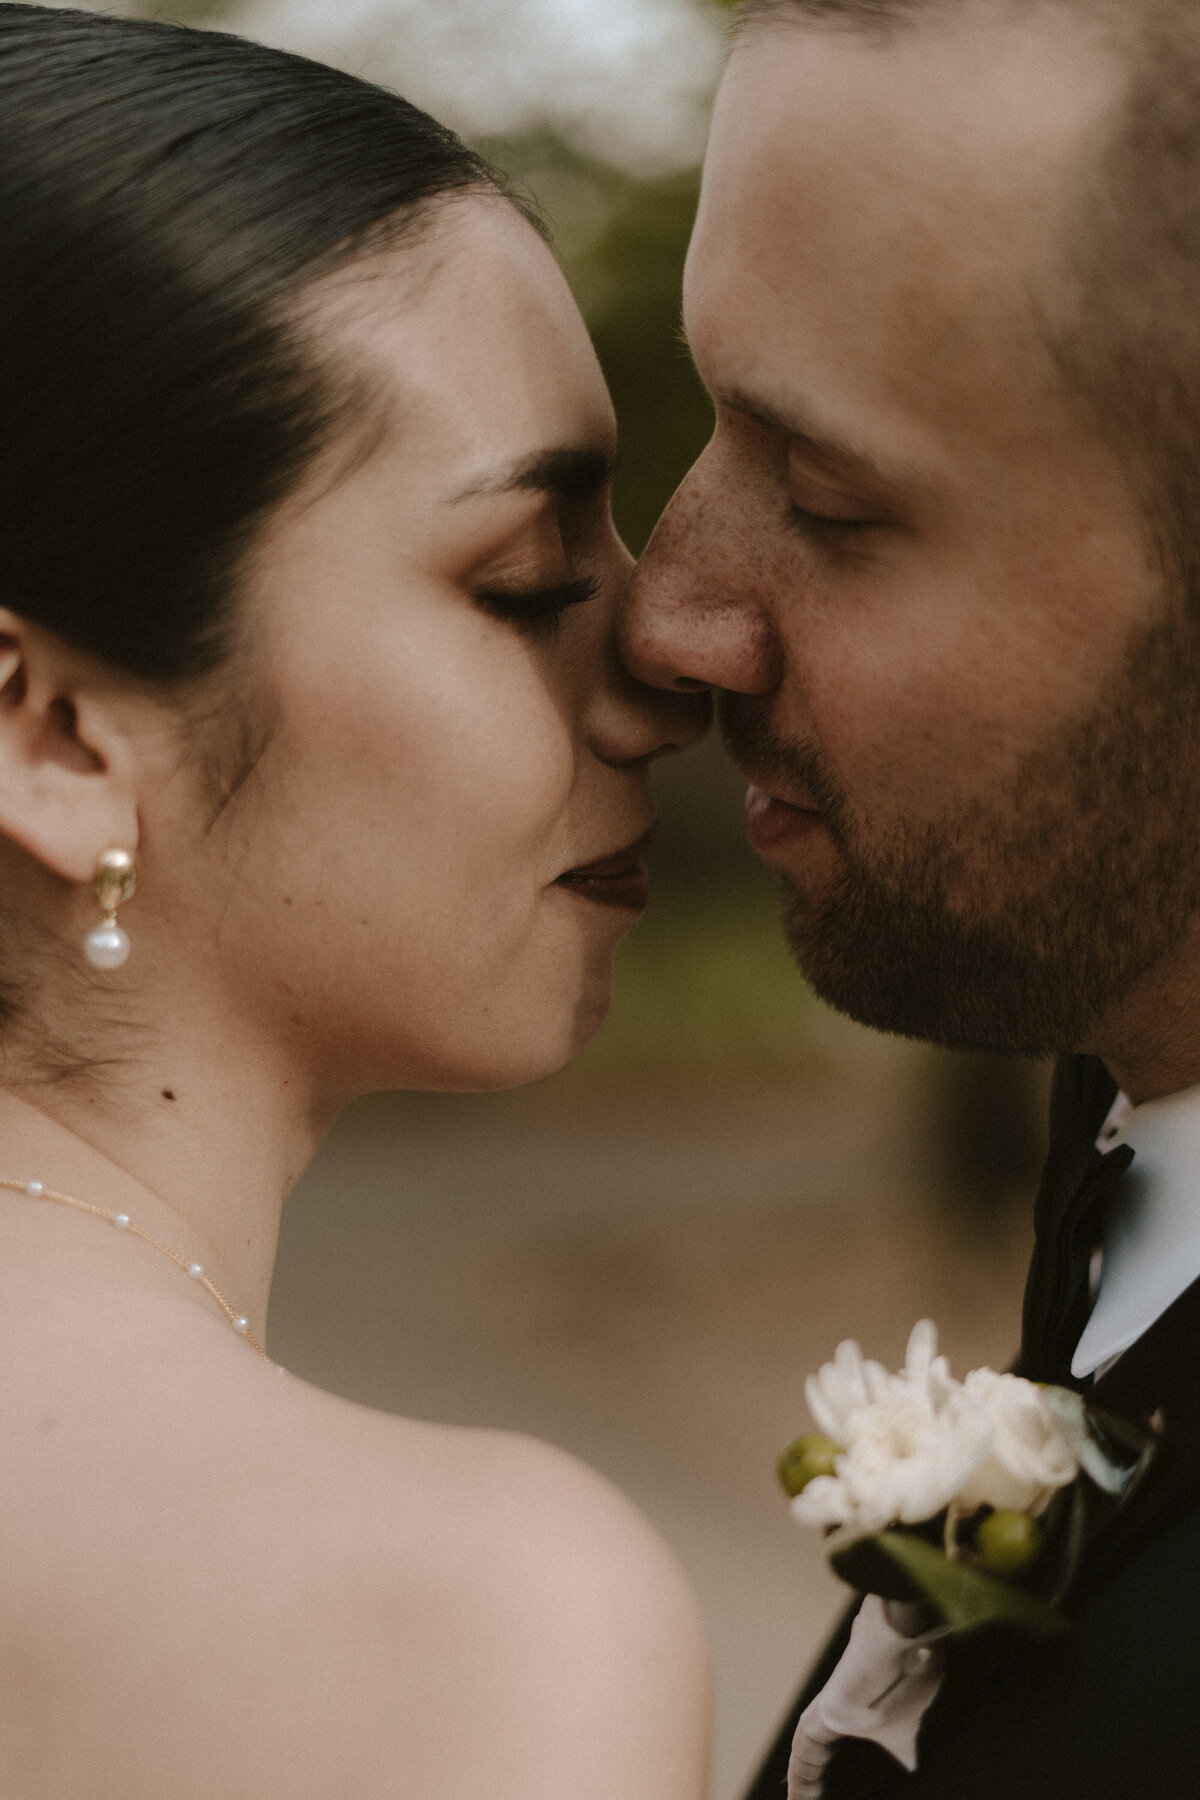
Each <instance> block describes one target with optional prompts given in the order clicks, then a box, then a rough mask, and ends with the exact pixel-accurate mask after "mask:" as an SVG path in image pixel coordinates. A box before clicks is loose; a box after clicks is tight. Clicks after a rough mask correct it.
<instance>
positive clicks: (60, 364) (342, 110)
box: [0, 4, 506, 681]
mask: <svg viewBox="0 0 1200 1800" xmlns="http://www.w3.org/2000/svg"><path fill="white" fill-rule="evenodd" d="M489 188H490V189H493V190H499V191H506V190H505V189H504V188H503V183H502V181H501V179H500V177H498V176H497V175H496V174H495V172H494V171H492V170H491V169H489V167H488V166H487V164H485V163H484V162H483V161H482V160H481V159H480V158H479V157H477V156H475V155H474V154H472V153H471V152H470V151H468V150H467V149H466V148H465V147H464V146H463V144H461V143H460V142H459V140H458V139H457V138H456V137H455V136H454V134H453V133H452V132H450V131H448V130H446V129H445V128H444V127H443V126H441V125H438V124H437V123H435V121H434V120H432V119H430V118H427V117H426V116H425V114H423V113H421V112H418V111H417V109H416V108H415V107H412V106H410V105H409V104H408V103H407V102H406V101H404V100H401V99H400V98H399V97H398V96H396V95H395V94H391V93H388V92H386V91H385V90H384V89H382V88H378V87H373V86H371V85H369V84H368V83H367V82H364V81H358V80H355V79H354V78H353V77H351V76H349V75H343V74H340V73H338V72H337V71H336V70H333V69H328V68H325V67H323V66H322V65H321V64H319V63H313V62H308V61H306V60H305V59H303V58H301V57H297V56H289V55H285V54H284V53H282V52H280V51H275V50H268V49H265V48H264V47H263V46H261V45H258V44H252V43H248V42H246V41H244V40H242V39H240V38H235V37H229V36H224V35H220V34H217V33H214V32H207V31H190V30H187V29H184V28H182V27H177V26H171V25H160V24H149V23H143V22H138V21H133V20H127V19H112V18H102V17H97V16H96V15H94V14H90V13H83V12H57V11H49V10H47V9H45V8H43V7H38V6H21V5H8V4H6V5H4V6H0V605H4V606H7V607H10V608H11V609H12V610H13V611H14V612H17V613H19V614H21V615H23V616H24V617H26V618H28V619H31V620H33V621H36V622H37V623H38V624H40V625H43V626H45V627H47V628H49V629H50V630H53V631H54V632H56V633H58V634H59V635H60V636H62V637H63V638H65V639H66V640H68V641H69V642H70V643H72V644H74V645H76V646H78V647H79V648H81V649H84V650H86V651H89V652H91V653H93V654H94V655H97V656H99V657H101V658H103V659H104V660H105V661H106V662H108V663H110V664H111V665H113V666H115V667H117V668H120V669H123V670H125V671H127V672H128V673H130V674H132V675H135V676H139V677H145V678H149V679H151V680H154V681H178V680H182V679H185V678H187V677H190V676H195V675H197V674H201V673H203V672H204V671H205V670H207V669H210V668H212V667H213V666H215V665H216V664H218V663H219V662H220V660H221V658H222V655H223V654H224V653H225V651H226V647H227V644H228V642H229V630H228V627H229V624H230V620H231V617H232V614H233V610H234V603H235V598H236V593H235V590H236V586H237V579H236V578H237V574H238V570H239V568H240V567H241V565H242V563H243V562H244V559H245V556H246V552H247V550H248V548H249V545H250V543H251V541H252V539H253V535H254V532H255V529H256V527H257V526H258V525H259V524H260V523H261V521H262V519H263V517H264V515H265V514H266V513H267V511H268V510H269V509H270V508H271V507H272V506H274V505H275V504H277V503H278V502H279V500H280V499H281V498H282V497H283V496H284V495H285V494H286V493H288V492H289V490H291V489H292V488H293V487H294V486H295V485H296V483H297V482H298V480H299V478H300V477H301V476H302V474H303V473H304V471H305V470H306V469H307V467H308V466H309V465H310V464H311V462H312V459H313V458H314V456H315V455H316V454H317V452H318V451H319V450H320V449H321V448H322V447H323V446H324V444H325V443H326V441H327V440H328V438H329V436H330V434H331V432H332V430H333V429H334V427H335V425H336V423H337V422H338V418H339V414H338V408H337V406H336V404H335V402H334V400H333V398H332V395H331V388H332V384H331V382H330V380H329V379H328V378H327V374H326V372H325V371H323V370H321V369H320V368H318V367H316V366H314V365H315V363H316V361H317V360H318V359H317V358H316V356H315V353H313V352H311V351H309V352H307V353H306V352H305V351H304V350H303V349H302V348H301V347H300V339H301V335H302V334H300V333H299V332H298V331H297V330H296V328H295V326H294V323H293V321H294V319H295V316H296V311H297V303H298V299H299V295H300V293H301V291H302V289H303V288H304V287H305V285H306V284H307V283H309V282H310V281H312V280H313V279H314V278H315V277H317V276H319V275H321V274H323V273H324V272H326V271H327V270H329V269H330V268H332V267H334V266H335V265H336V264H337V263H338V262H339V261H340V260H342V259H345V258H346V257H347V256H349V255H352V254H353V253H354V252H355V251H356V250H362V249H364V248H366V247H368V246H370V245H371V244H372V243H373V242H374V241H376V240H377V239H378V238H380V236H381V234H383V235H385V236H386V238H387V239H389V240H390V238H391V237H392V236H400V237H403V235H404V234H405V233H406V232H407V231H409V230H413V229H417V228H419V227H420V226H421V224H422V223H423V222H424V221H426V220H427V219H428V218H429V217H430V216H431V213H432V210H433V209H434V207H435V206H436V203H437V202H439V201H442V200H444V199H446V198H449V197H452V196H454V195H456V194H461V193H463V192H465V191H468V190H470V189H484V190H486V189H489Z"/></svg>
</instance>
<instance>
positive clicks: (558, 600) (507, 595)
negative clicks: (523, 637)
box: [475, 575, 601, 636]
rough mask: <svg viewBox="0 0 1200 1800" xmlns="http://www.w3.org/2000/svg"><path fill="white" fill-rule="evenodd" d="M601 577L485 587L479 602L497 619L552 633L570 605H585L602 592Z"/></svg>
mask: <svg viewBox="0 0 1200 1800" xmlns="http://www.w3.org/2000/svg"><path fill="white" fill-rule="evenodd" d="M600 585H601V584H600V578H599V576H597V575H584V576H581V577H580V578H579V579H578V580H577V581H561V582H556V583H554V584H553V585H552V586H549V587H525V588H484V589H481V590H480V591H479V592H477V593H476V595H475V599H476V602H477V603H478V604H479V605H480V606H482V608H483V610H484V611H485V612H487V613H490V614H491V616H492V617H493V618H494V619H503V620H504V621H506V623H508V624H512V625H516V626H517V627H518V629H519V630H521V631H528V632H530V633H532V634H534V635H540V636H549V635H551V634H552V633H553V631H554V628H555V626H556V625H557V624H558V621H559V619H560V618H561V617H562V615H563V613H565V612H566V611H567V610H568V608H569V607H572V606H583V605H585V604H586V602H587V601H589V600H594V599H595V597H596V595H597V594H598V593H599V592H600Z"/></svg>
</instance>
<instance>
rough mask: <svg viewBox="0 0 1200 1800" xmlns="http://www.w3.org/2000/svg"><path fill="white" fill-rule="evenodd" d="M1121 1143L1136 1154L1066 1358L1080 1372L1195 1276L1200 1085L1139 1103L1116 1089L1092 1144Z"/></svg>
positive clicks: (1132, 1339) (1100, 1362)
mask: <svg viewBox="0 0 1200 1800" xmlns="http://www.w3.org/2000/svg"><path fill="white" fill-rule="evenodd" d="M1118 1144H1128V1145H1129V1146H1130V1147H1131V1148H1132V1150H1133V1152H1134V1155H1135V1158H1136V1161H1135V1162H1134V1165H1133V1168H1132V1169H1131V1170H1130V1177H1129V1180H1128V1182H1127V1183H1126V1191H1125V1192H1123V1193H1122V1195H1121V1197H1120V1204H1119V1205H1118V1206H1117V1207H1115V1208H1114V1210H1113V1212H1112V1214H1111V1215H1110V1217H1109V1218H1108V1220H1107V1222H1106V1225H1105V1232H1104V1262H1103V1267H1102V1270H1101V1275H1100V1289H1099V1293H1098V1294H1097V1297H1096V1304H1095V1306H1094V1307H1093V1309H1092V1316H1091V1318H1090V1319H1089V1320H1088V1322H1087V1326H1086V1328H1085V1330H1084V1333H1083V1336H1082V1337H1081V1338H1080V1340H1079V1344H1078V1347H1077V1348H1076V1351H1075V1355H1074V1357H1073V1358H1072V1360H1071V1373H1072V1374H1073V1375H1075V1376H1078V1377H1083V1376H1086V1375H1093V1374H1095V1373H1096V1371H1097V1370H1098V1369H1103V1367H1104V1365H1105V1364H1107V1363H1111V1362H1112V1361H1114V1359H1115V1358H1116V1357H1118V1356H1120V1355H1121V1354H1122V1353H1123V1352H1124V1351H1126V1350H1128V1349H1129V1347H1130V1345H1131V1344H1134V1343H1136V1342H1137V1340H1138V1338H1140V1337H1141V1336H1142V1334H1143V1333H1144V1332H1146V1331H1148V1330H1149V1329H1150V1327H1151V1325H1153V1324H1154V1322H1155V1320H1156V1319H1158V1318H1161V1316H1162V1314H1163V1313H1165V1312H1166V1310H1167V1308H1168V1307H1169V1306H1170V1305H1172V1304H1173V1302H1174V1301H1176V1300H1178V1298H1179V1296H1180V1295H1181V1294H1182V1293H1184V1292H1185V1291H1186V1289H1188V1288H1190V1287H1191V1285H1192V1283H1193V1282H1194V1281H1197V1280H1200V1087H1193V1088H1187V1089H1185V1090H1184V1092H1183V1093H1180V1094H1168V1095H1167V1096H1166V1098H1165V1099H1162V1100H1148V1101H1146V1102H1145V1104H1144V1105H1142V1106H1131V1105H1130V1103H1129V1101H1128V1100H1127V1099H1126V1098H1125V1096H1124V1094H1120V1095H1118V1096H1117V1100H1116V1103H1115V1104H1114V1106H1113V1109H1112V1111H1111V1112H1110V1113H1109V1115H1108V1118H1107V1119H1106V1120H1105V1122H1104V1125H1103V1126H1102V1128H1101V1131H1100V1136H1099V1137H1098V1138H1097V1139H1096V1147H1097V1149H1099V1150H1112V1149H1115V1148H1116V1146H1117V1145H1118ZM1135 1176H1136V1178H1137V1179H1136V1180H1135V1179H1134V1177H1135Z"/></svg>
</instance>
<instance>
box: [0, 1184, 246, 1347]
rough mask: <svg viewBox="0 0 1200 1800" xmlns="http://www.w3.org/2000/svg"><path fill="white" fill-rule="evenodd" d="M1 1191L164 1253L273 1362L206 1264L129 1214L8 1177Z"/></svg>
mask: <svg viewBox="0 0 1200 1800" xmlns="http://www.w3.org/2000/svg"><path fill="white" fill-rule="evenodd" d="M0 1188H7V1189H8V1190H9V1192H10V1193H13V1194H28V1195H29V1198H30V1199H31V1200H53V1201H54V1202H55V1204H56V1205H58V1206H71V1207H74V1209H75V1211H76V1212H81V1213H90V1214H91V1216H92V1218H93V1219H104V1220H106V1221H107V1223H108V1224H109V1225H114V1226H115V1227H116V1229H117V1230H118V1231H127V1232H128V1233H129V1235H130V1237H135V1238H140V1239H141V1240H142V1242H143V1244H149V1245H150V1247H151V1249H152V1250H159V1251H161V1252H162V1254H163V1255H164V1256H167V1257H170V1259H171V1261H172V1262H173V1263H174V1264H175V1267H176V1268H177V1269H182V1270H183V1272H184V1274H185V1275H187V1276H189V1277H190V1278H191V1279H192V1280H193V1281H194V1282H196V1283H197V1284H198V1286H200V1287H202V1288H203V1289H204V1291H205V1293H206V1294H211V1295H212V1297H213V1299H214V1300H215V1301H216V1303H217V1305H218V1306H219V1307H220V1309H221V1311H222V1312H223V1313H224V1314H225V1317H226V1318H227V1319H228V1320H229V1323H230V1324H231V1325H232V1326H233V1329H234V1330H235V1331H236V1332H237V1334H238V1336H239V1337H242V1338H245V1340H246V1342H247V1343H248V1344H249V1345H251V1346H252V1348H253V1349H255V1350H257V1351H258V1354H259V1355H260V1356H261V1357H262V1359H263V1361H264V1362H270V1361H271V1358H270V1357H269V1356H268V1355H267V1353H266V1351H265V1350H264V1349H263V1347H262V1345H261V1344H260V1343H259V1341H258V1339H257V1338H256V1337H255V1336H254V1334H253V1332H252V1331H251V1330H250V1321H249V1319H247V1318H246V1317H245V1315H244V1314H243V1313H240V1312H238V1310H237V1308H236V1307H234V1306H231V1305H230V1304H229V1302H228V1300H227V1299H226V1298H225V1296H224V1294H223V1293H222V1292H221V1290H220V1288H219V1287H218V1286H217V1284H216V1282H215V1281H213V1280H212V1279H211V1278H210V1277H209V1275H208V1274H207V1273H206V1271H205V1268H204V1264H203V1263H198V1262H189V1261H188V1259H187V1257H186V1256H180V1255H179V1254H178V1252H177V1251H174V1250H172V1249H171V1247H170V1245H169V1244H164V1243H161V1242H160V1241H159V1239H158V1238H156V1237H152V1236H151V1234H150V1233H149V1232H148V1231H143V1230H142V1228H141V1226H140V1225H135V1224H134V1222H133V1220H132V1219H131V1218H130V1216H129V1214H128V1213H123V1212H121V1213H110V1212H105V1210H104V1208H103V1207H102V1206H92V1205H90V1204H89V1202H88V1201H86V1200H73V1199H72V1198H71V1196H70V1194H57V1193H55V1191H54V1189H53V1188H48V1187H47V1186H46V1184H45V1182H44V1181H9V1180H8V1179H7V1178H6V1177H4V1176H0Z"/></svg>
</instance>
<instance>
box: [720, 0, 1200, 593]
mask: <svg viewBox="0 0 1200 1800" xmlns="http://www.w3.org/2000/svg"><path fill="white" fill-rule="evenodd" d="M1048 8H1053V9H1055V10H1057V11H1060V12H1062V11H1066V12H1074V13H1076V14H1077V15H1078V16H1079V17H1080V18H1081V19H1086V20H1089V21H1091V22H1093V23H1098V24H1099V25H1101V26H1102V27H1104V28H1106V29H1107V30H1108V31H1109V32H1110V34H1111V36H1112V40H1113V42H1114V43H1115V45H1116V46H1117V48H1118V50H1119V51H1120V53H1121V55H1122V57H1123V58H1124V60H1125V61H1126V63H1127V66H1128V69H1129V79H1128V83H1127V85H1126V88H1125V91H1124V95H1123V97H1122V99H1121V102H1120V104H1119V105H1118V107H1117V109H1116V111H1115V114H1114V120H1113V129H1112V131H1111V133H1110V136H1109V139H1108V141H1107V144H1106V145H1105V147H1104V149H1103V151H1102V153H1101V155H1100V156H1099V157H1098V158H1097V159H1096V162H1095V164H1094V166H1092V167H1090V168H1087V167H1085V168H1081V169H1080V170H1079V171H1078V181H1079V202H1078V205H1077V206H1076V209H1075V212H1074V216H1073V218H1072V221H1071V223H1070V225H1069V227H1068V229H1067V231H1066V233H1065V235H1064V240H1063V242H1062V243H1061V245H1060V246H1059V247H1058V257H1057V262H1058V267H1057V270H1056V271H1055V273H1056V274H1057V275H1058V277H1059V279H1057V280H1048V281H1047V284H1046V291H1045V293H1044V295H1043V296H1042V317H1041V319H1040V321H1039V323H1040V326H1041V330H1042V333H1043V336H1044V338H1045V341H1046V343H1047V344H1048V346H1049V349H1050V351H1051V354H1052V355H1053V358H1054V361H1055V363H1056V365H1057V367H1058V369H1059V371H1060V373H1061V375H1062V378H1063V381H1064V383H1065V385H1066V387H1067V389H1068V391H1069V393H1070V395H1071V397H1072V399H1073V401H1074V403H1075V404H1076V406H1077V407H1078V408H1079V409H1080V410H1081V411H1082V412H1083V413H1084V414H1085V415H1086V416H1087V418H1088V419H1089V420H1090V422H1091V423H1092V424H1093V425H1094V426H1095V427H1096V428H1097V429H1098V430H1099V431H1100V432H1101V434H1102V436H1103V437H1104V438H1105V439H1107V441H1108V442H1109V443H1110V444H1111V445H1112V447H1113V449H1114V450H1115V451H1116V453H1117V454H1118V455H1119V456H1120V458H1121V460H1122V462H1123V464H1124V466H1125V468H1126V470H1127V472H1128V473H1129V475H1130V478H1131V480H1132V482H1133V484H1134V486H1135V489H1136V491H1137V494H1138V497H1139V499H1140V501H1141V504H1142V509H1143V512H1144V514H1145V516H1146V518H1147V520H1148V522H1149V525H1150V528H1151V533H1152V537H1153V542H1154V547H1155V549H1156V551H1157V553H1158V556H1159V559H1160V561H1161V563H1162V565H1163V568H1164V571H1165V573H1166V575H1167V578H1168V580H1169V581H1170V582H1171V584H1172V586H1173V587H1174V588H1175V590H1176V591H1177V592H1178V591H1182V592H1183V593H1184V594H1185V595H1186V596H1187V598H1188V600H1189V602H1190V604H1191V607H1192V610H1193V612H1194V614H1195V616H1196V617H1197V619H1200V4H1198V3H1197V0H744V3H743V5H742V6H741V8H740V9H739V17H738V22H737V26H736V30H737V31H738V33H739V34H747V33H753V32H754V31H756V30H757V29H759V28H766V27H773V26H778V27H784V26H788V25H790V26H798V27H800V28H804V27H810V28H812V27H817V28H820V27H827V28H835V29H837V28H840V29H842V30H848V31H852V32H857V33H860V34H861V35H862V36H863V37H864V38H865V39H867V40H868V41H869V42H872V43H874V44H875V45H877V46H879V47H881V48H882V47H885V46H886V44H887V43H888V42H889V41H891V40H892V39H894V38H895V36H897V35H898V34H899V33H901V32H904V31H907V30H909V29H912V28H914V27H918V26H922V27H923V26H926V25H928V26H930V27H933V28H936V27H937V26H938V25H939V24H945V23H953V22H954V21H955V20H958V19H963V18H965V17H967V16H968V15H969V14H971V13H986V12H989V11H990V12H992V13H996V12H1006V11H1007V12H1013V13H1022V12H1024V13H1037V12H1039V11H1044V10H1046V9H1048ZM1048 274H1050V272H1049V271H1048Z"/></svg>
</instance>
